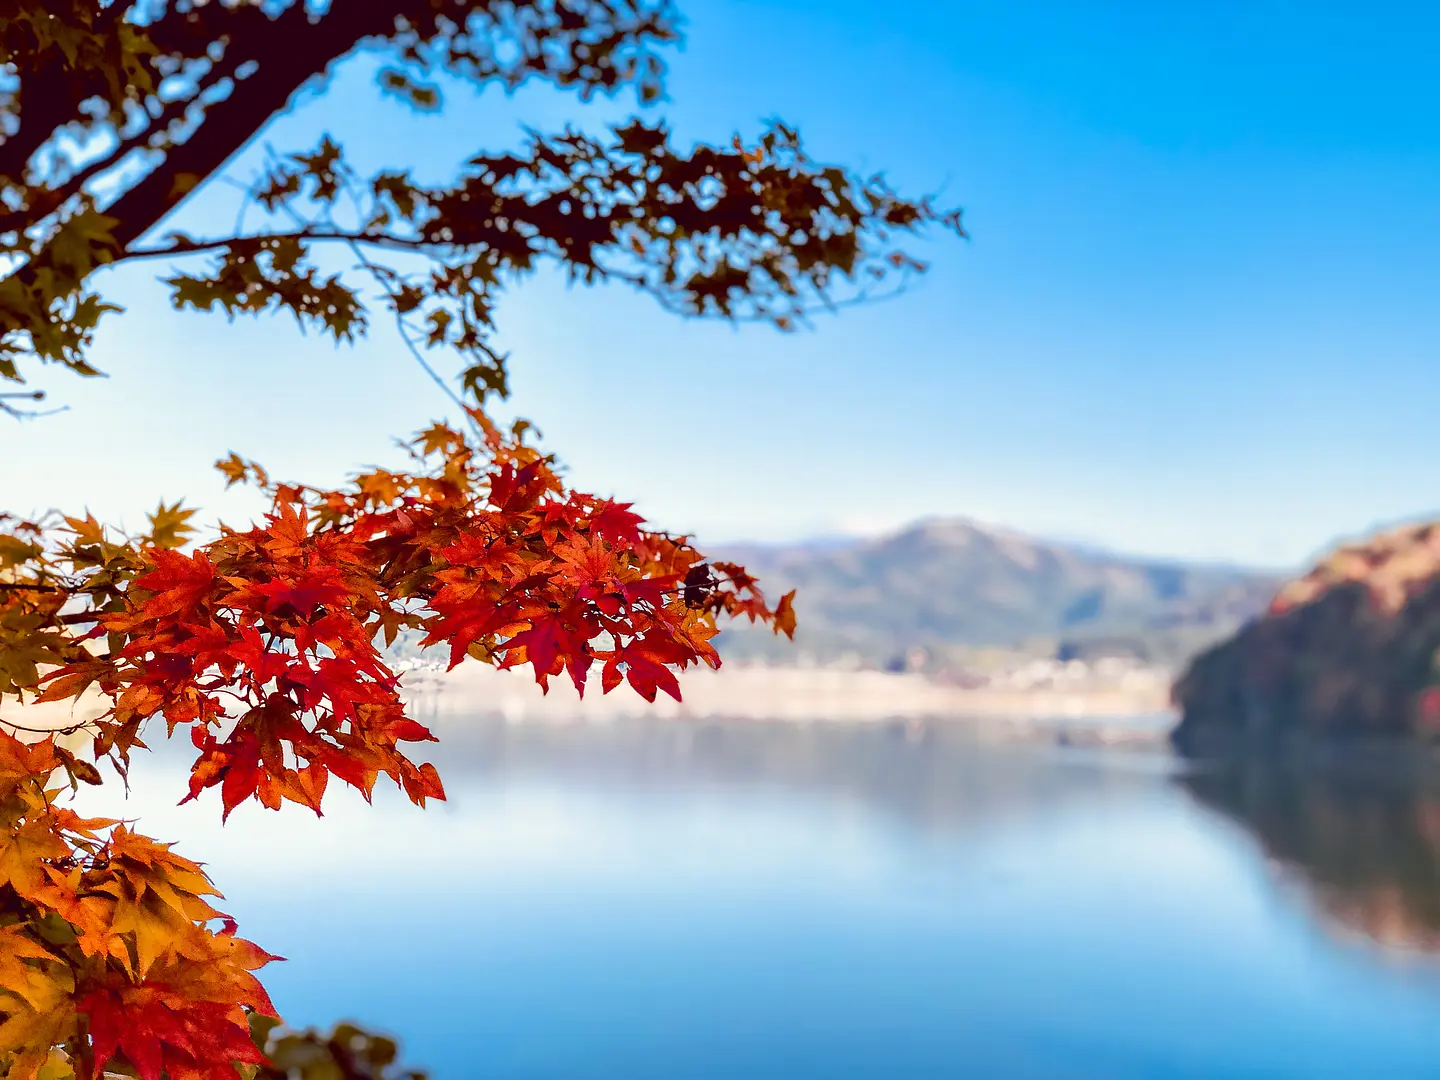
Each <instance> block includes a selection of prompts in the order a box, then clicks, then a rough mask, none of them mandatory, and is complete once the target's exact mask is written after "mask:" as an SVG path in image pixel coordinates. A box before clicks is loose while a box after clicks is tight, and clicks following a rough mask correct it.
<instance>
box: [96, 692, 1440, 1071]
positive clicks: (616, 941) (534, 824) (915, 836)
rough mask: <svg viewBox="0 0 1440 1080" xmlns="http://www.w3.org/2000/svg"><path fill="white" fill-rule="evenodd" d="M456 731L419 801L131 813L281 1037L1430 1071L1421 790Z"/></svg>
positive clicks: (608, 1065) (996, 754) (892, 737)
mask: <svg viewBox="0 0 1440 1080" xmlns="http://www.w3.org/2000/svg"><path fill="white" fill-rule="evenodd" d="M448 726H449V727H450V728H451V732H450V733H446V741H445V743H444V744H443V746H442V749H441V750H440V751H439V752H437V753H436V755H435V757H436V760H437V761H438V762H439V763H440V764H441V766H442V773H443V774H444V776H445V778H446V781H447V785H448V788H449V791H450V794H451V801H450V803H449V804H448V805H447V806H442V807H439V808H432V809H430V810H428V811H418V810H414V809H412V808H410V807H409V806H408V805H405V804H403V803H401V802H400V801H399V800H397V799H395V798H391V797H377V799H376V804H375V806H373V807H367V806H365V805H364V804H363V803H362V802H360V801H359V800H356V799H347V798H345V797H343V796H340V797H336V798H335V799H334V806H333V808H332V809H330V810H328V811H327V815H326V818H325V819H324V820H323V821H316V820H315V819H314V818H313V817H307V816H306V815H305V813H304V812H302V811H287V812H286V813H285V814H283V815H274V814H270V813H268V812H265V811H263V810H261V809H260V808H259V807H258V806H254V805H249V806H247V807H245V808H242V810H240V811H237V813H236V815H235V816H234V817H232V819H231V822H230V824H229V825H228V826H226V827H225V828H224V829H223V830H221V829H220V827H219V825H218V817H219V808H218V805H216V803H215V802H214V801H210V802H203V803H202V804H201V805H200V806H199V807H196V806H194V805H193V804H192V805H191V806H187V807H183V808H178V809H177V808H175V807H173V806H171V805H167V804H169V803H173V802H174V798H171V797H170V796H171V795H172V794H173V795H174V796H175V797H178V795H179V794H180V793H181V790H182V789H181V786H180V782H179V776H178V773H177V772H175V770H174V766H173V764H172V763H169V762H167V761H166V756H167V755H166V754H165V753H162V754H160V755H158V756H157V758H156V759H155V760H154V761H152V762H148V763H145V764H144V765H143V766H137V772H140V771H145V772H148V774H149V775H148V776H143V777H142V778H141V780H142V782H141V783H139V784H137V796H142V795H143V798H136V799H132V802H131V806H130V808H129V812H131V813H135V814H137V815H138V816H139V817H140V819H141V820H140V826H141V827H142V828H143V829H145V830H146V831H148V832H151V833H152V834H156V835H159V836H161V837H162V838H165V839H175V840H179V841H180V842H181V845H182V847H181V850H182V851H183V852H186V853H193V854H196V855H197V856H198V857H200V858H204V859H206V860H208V862H209V868H210V870H211V872H212V874H213V875H214V877H215V878H216V880H217V882H218V884H219V885H220V887H221V888H222V889H223V890H224V891H225V892H226V894H227V897H228V901H227V905H226V906H227V909H228V910H229V911H230V912H231V913H232V914H234V915H235V916H236V917H237V918H238V919H239V920H240V923H241V928H242V932H243V933H245V935H246V936H247V937H251V938H253V939H255V940H257V941H259V942H260V943H262V944H263V945H265V946H266V947H267V948H269V949H270V950H271V951H273V952H277V953H281V954H283V955H285V956H286V957H288V962H286V963H284V964H279V965H275V966H274V967H272V968H270V969H268V972H267V978H266V982H267V985H268V986H269V987H270V988H271V990H272V993H273V995H274V997H275V1000H276V1003H277V1005H279V1007H280V1009H281V1011H282V1012H283V1013H284V1014H285V1015H286V1017H287V1019H288V1020H289V1021H290V1022H291V1023H294V1024H310V1023H313V1024H323V1025H327V1026H328V1024H330V1023H331V1022H333V1021H334V1020H336V1019H339V1018H353V1019H355V1020H358V1021H361V1022H363V1023H365V1024H367V1025H370V1026H375V1027H379V1028H382V1029H388V1030H390V1031H393V1032H394V1033H396V1034H397V1035H398V1036H399V1037H400V1038H401V1040H402V1042H403V1046H404V1055H405V1058H406V1060H407V1062H412V1063H414V1064H417V1065H421V1066H424V1067H427V1068H428V1069H430V1071H431V1074H432V1076H434V1077H436V1078H437V1080H460V1078H467V1077H484V1078H489V1077H494V1078H504V1080H552V1078H553V1080H561V1078H566V1080H599V1078H605V1080H662V1078H663V1080H689V1078H693V1080H712V1078H716V1080H718V1078H731V1077H736V1078H741V1077H743V1078H744V1080H807V1078H816V1080H821V1078H824V1080H844V1078H850V1077H854V1078H887V1080H888V1078H896V1080H899V1078H911V1077H914V1078H926V1080H929V1078H948V1077H982V1078H989V1077H995V1078H997V1080H1026V1078H1036V1080H1040V1078H1045V1080H1049V1078H1062V1077H1075V1078H1082V1077H1083V1078H1093V1077H1115V1078H1119V1080H1130V1078H1136V1080H1138V1078H1142V1077H1143V1078H1151V1080H1162V1078H1164V1080H1168V1078H1180V1077H1237V1078H1240V1077H1256V1078H1259V1077H1266V1078H1272V1077H1332V1076H1333V1077H1347V1078H1348V1077H1377V1078H1405V1077H1440V964H1437V963H1436V962H1435V961H1434V960H1432V959H1431V958H1430V957H1431V956H1432V953H1431V952H1430V951H1429V950H1430V949H1431V948H1432V945H1433V942H1434V941H1436V940H1440V934H1436V935H1435V937H1434V938H1432V934H1435V931H1436V930H1440V872H1437V867H1440V857H1437V854H1436V852H1437V850H1440V801H1432V799H1431V797H1430V796H1428V795H1427V794H1425V793H1423V792H1415V791H1407V790H1401V789H1400V788H1399V787H1398V785H1389V784H1368V785H1346V784H1339V783H1338V782H1334V781H1330V780H1323V779H1320V778H1315V777H1309V778H1307V777H1303V776H1294V775H1290V776H1276V775H1273V774H1267V773H1264V772H1263V771H1261V772H1256V771H1252V772H1251V773H1249V774H1243V775H1242V774H1237V773H1233V772H1226V773H1216V774H1206V775H1200V776H1189V777H1186V776H1180V775H1177V773H1176V769H1175V768H1174V766H1173V765H1172V764H1171V763H1170V762H1169V761H1168V759H1167V758H1165V757H1163V756H1161V755H1154V754H1129V755H1125V754H1119V753H1113V752H1112V753H1097V752H1094V751H1089V752H1087V751H1082V750H1063V749H1054V748H1040V747H1032V748H1022V747H1012V748H1007V749H996V748H988V749H987V748H983V747H981V746H979V745H977V744H975V743H974V742H973V741H972V740H971V739H969V738H967V737H965V736H964V735H963V734H959V733H956V732H951V731H944V730H942V731H935V730H931V731H930V732H928V733H924V734H922V735H918V736H917V735H915V734H914V733H912V734H911V735H910V736H906V735H905V734H904V733H902V732H900V731H897V730H889V729H885V730H881V729H868V730H853V729H851V730H844V729H826V728H820V727H816V728H803V727H796V728H780V727H755V726H734V727H706V728H699V729H696V728H687V727H681V726H679V725H677V724H655V725H646V726H625V727H611V728H601V729H594V728H591V729H548V730H547V729H535V728H529V729H526V728H520V727H510V728H507V727H505V726H504V725H502V724H499V723H495V722H480V721H477V722H475V723H472V724H464V725H461V724H459V723H458V722H457V723H455V724H453V725H448ZM461 728H463V729H464V730H463V733H462V732H461V731H460V729H461ZM162 780H163V781H164V782H167V783H169V784H170V786H171V789H172V790H167V791H162V792H160V793H159V795H153V794H151V793H152V792H153V784H154V783H159V782H161V781H162ZM112 809H113V808H112ZM1433 955H1440V950H1437V952H1436V953H1434V954H1433Z"/></svg>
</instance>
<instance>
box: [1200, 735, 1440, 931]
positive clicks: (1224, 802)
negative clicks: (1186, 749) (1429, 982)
mask: <svg viewBox="0 0 1440 1080" xmlns="http://www.w3.org/2000/svg"><path fill="white" fill-rule="evenodd" d="M1180 783H1181V784H1182V785H1183V786H1184V787H1185V788H1186V789H1187V790H1188V791H1189V792H1190V793H1191V794H1192V795H1193V796H1194V797H1195V798H1196V799H1197V800H1198V801H1199V802H1200V803H1201V804H1202V805H1204V806H1206V807H1209V808H1211V809H1214V810H1218V811H1220V812H1221V813H1223V814H1224V815H1226V816H1227V817H1229V818H1230V819H1232V820H1233V821H1235V822H1237V823H1239V824H1241V825H1243V826H1244V827H1245V829H1246V830H1247V831H1248V832H1249V833H1250V834H1251V835H1253V836H1254V837H1255V838H1256V840H1258V842H1259V843H1260V845H1261V847H1262V848H1263V849H1264V851H1265V853H1266V855H1267V856H1268V857H1269V858H1270V859H1271V860H1273V862H1274V863H1275V864H1276V866H1277V868H1278V869H1279V870H1280V872H1281V876H1282V880H1284V881H1287V882H1290V883H1293V884H1295V885H1298V886H1299V887H1300V888H1301V889H1303V891H1304V893H1305V894H1306V896H1307V897H1308V898H1309V899H1310V900H1311V901H1312V902H1313V905H1314V907H1315V908H1316V910H1317V913H1318V914H1319V915H1320V916H1321V917H1322V918H1323V919H1324V920H1325V921H1326V922H1327V923H1328V924H1329V925H1330V926H1331V928H1332V929H1335V930H1337V931H1339V932H1340V933H1342V935H1350V936H1353V935H1356V934H1358V935H1361V936H1363V937H1364V938H1366V939H1368V940H1370V941H1372V942H1374V943H1376V944H1378V945H1381V946H1383V947H1385V948H1387V949H1397V950H1403V951H1407V952H1414V951H1419V952H1424V953H1428V954H1434V955H1437V956H1440V787H1437V786H1436V785H1435V784H1434V783H1433V782H1426V781H1423V780H1419V779H1416V778H1414V777H1413V776H1405V775H1401V774H1399V773H1398V772H1392V773H1390V774H1388V775H1387V774H1384V773H1376V772H1373V771H1372V772H1369V773H1367V774H1365V775H1349V774H1347V773H1345V772H1343V771H1340V770H1336V769H1321V768H1303V767H1300V766H1297V765H1293V764H1286V763H1283V762H1275V761H1268V760H1267V761H1257V762H1250V763H1244V764H1237V763H1231V764H1227V765H1225V766H1223V767H1213V768H1208V769H1204V770H1201V771H1197V772H1194V773H1192V774H1189V775H1186V776H1184V777H1182V778H1181V779H1180Z"/></svg>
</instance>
